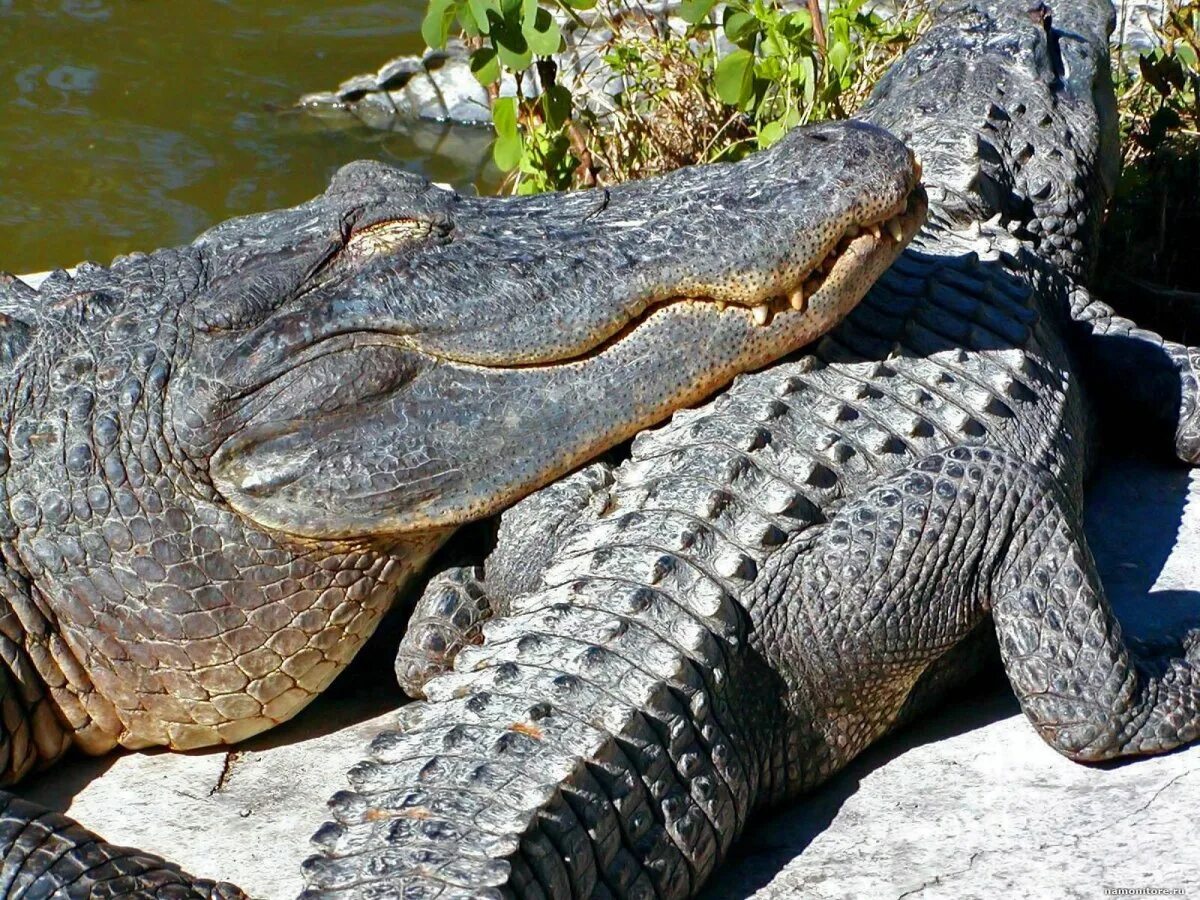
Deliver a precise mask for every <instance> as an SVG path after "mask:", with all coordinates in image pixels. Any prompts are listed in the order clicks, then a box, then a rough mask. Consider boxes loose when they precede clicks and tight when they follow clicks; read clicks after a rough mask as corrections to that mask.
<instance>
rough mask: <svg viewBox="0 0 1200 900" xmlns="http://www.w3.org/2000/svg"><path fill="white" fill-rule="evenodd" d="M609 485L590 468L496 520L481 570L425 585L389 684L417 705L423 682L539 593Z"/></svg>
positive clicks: (598, 466)
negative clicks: (545, 574)
mask: <svg viewBox="0 0 1200 900" xmlns="http://www.w3.org/2000/svg"><path fill="white" fill-rule="evenodd" d="M610 485H612V466H610V464H608V463H606V462H598V463H593V464H592V466H588V467H586V468H583V469H580V470H578V472H576V473H575V474H574V475H570V476H569V478H565V479H562V480H560V481H556V482H554V484H553V485H551V486H548V487H545V488H542V490H541V491H539V492H538V493H535V494H533V496H530V497H527V498H526V499H523V500H522V502H521V503H518V504H516V505H515V506H514V508H511V509H510V510H508V511H506V512H504V515H503V516H500V529H499V536H498V540H497V550H496V551H493V552H492V554H491V556H488V557H487V560H486V562H485V563H484V565H464V566H452V568H449V569H445V570H443V571H440V572H438V574H437V575H434V576H433V577H432V578H430V582H428V584H427V586H426V588H425V592H424V593H422V594H421V596H420V599H419V600H418V601H416V606H415V607H414V608H413V616H412V618H410V619H409V625H408V630H407V631H406V632H404V637H403V638H402V640H401V642H400V650H398V652H397V653H396V679H397V680H398V682H400V686H401V689H402V690H403V691H404V692H406V694H407V695H408V696H410V697H414V698H418V700H420V698H424V697H425V684H426V683H427V682H428V680H430V679H431V678H433V677H436V676H438V674H442V673H443V672H446V671H449V670H450V668H451V667H452V666H454V659H455V656H456V655H457V654H458V650H461V649H462V648H463V647H467V646H468V644H475V643H479V642H480V641H481V640H482V628H484V623H485V622H487V620H488V619H491V618H492V617H493V616H496V614H499V613H502V612H503V611H504V610H506V608H508V605H509V602H510V601H511V599H512V598H515V596H520V595H522V594H528V593H533V592H534V590H536V589H538V588H539V587H541V574H542V571H544V570H545V569H546V565H547V564H548V562H550V559H551V557H552V556H553V553H554V550H556V547H558V546H559V545H560V544H562V542H563V541H564V540H566V538H568V535H570V534H571V533H572V532H574V530H575V529H576V528H578V527H580V524H581V523H582V522H583V521H584V520H586V518H588V517H590V516H593V515H594V514H595V512H598V511H600V510H601V509H602V508H604V505H605V503H606V498H607V491H608V486H610Z"/></svg>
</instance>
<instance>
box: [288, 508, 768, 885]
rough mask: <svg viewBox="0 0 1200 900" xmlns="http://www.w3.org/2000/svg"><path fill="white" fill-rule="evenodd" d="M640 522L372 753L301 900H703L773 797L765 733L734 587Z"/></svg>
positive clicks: (598, 530)
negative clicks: (758, 810)
mask: <svg viewBox="0 0 1200 900" xmlns="http://www.w3.org/2000/svg"><path fill="white" fill-rule="evenodd" d="M637 517H641V518H642V519H649V518H651V517H650V516H649V515H647V514H645V513H642V512H635V513H628V514H625V515H623V516H622V515H616V516H612V517H606V518H604V519H602V520H600V522H598V523H596V524H595V525H594V526H592V527H591V528H589V529H588V531H587V532H585V533H584V537H583V540H582V542H579V541H577V542H576V545H575V546H573V547H572V548H570V549H569V551H568V552H567V554H565V555H566V557H567V561H566V562H564V563H559V564H557V565H556V566H554V567H551V568H550V569H549V570H548V572H547V584H548V585H550V586H549V587H548V588H546V589H545V590H542V591H540V592H538V593H535V594H532V595H529V596H526V597H524V598H521V599H518V600H515V601H514V605H513V609H512V610H511V614H510V615H507V616H505V617H503V618H501V619H497V620H494V621H492V622H491V623H489V624H488V625H487V626H485V629H484V642H483V644H482V645H480V646H477V647H467V648H465V649H464V650H463V651H462V652H461V654H460V655H459V657H458V659H457V660H456V663H455V669H454V671H452V672H450V673H448V674H446V675H443V676H441V677H438V678H435V679H434V680H432V681H431V682H430V683H429V684H428V686H427V696H428V697H429V702H426V703H415V704H413V705H411V706H409V707H406V708H405V709H404V710H402V711H401V713H400V718H399V722H398V727H397V728H396V729H395V730H391V731H387V732H384V733H383V734H381V735H379V736H378V737H377V738H376V739H375V740H374V742H373V743H372V746H371V749H370V758H369V759H367V760H366V761H365V762H363V763H360V764H359V765H358V766H357V767H355V768H354V769H353V770H352V771H351V772H350V781H351V784H352V786H353V790H351V791H346V792H342V793H339V794H337V795H336V796H335V797H334V798H333V800H332V801H331V803H330V807H331V809H332V812H333V816H334V818H335V821H333V822H328V823H326V824H325V825H324V826H323V827H322V828H321V829H320V831H319V832H318V833H317V835H316V836H315V837H314V843H315V844H316V845H317V846H318V848H319V851H320V852H319V854H318V855H317V856H314V857H312V858H310V859H309V860H308V861H307V862H306V863H305V874H306V879H307V883H308V890H307V891H306V893H305V894H304V895H303V896H304V897H305V898H308V900H315V898H325V897H341V896H349V895H353V896H375V895H376V893H377V892H380V891H382V892H384V893H386V895H387V896H404V897H406V898H421V897H453V896H496V897H500V896H513V895H515V896H522V897H571V896H598V897H603V896H619V897H661V898H671V897H688V896H692V895H694V894H695V893H696V891H697V890H698V889H699V887H700V885H701V884H702V883H703V882H704V881H705V880H706V878H707V877H708V875H709V874H710V873H711V871H712V870H713V868H714V867H715V866H716V865H717V863H718V862H719V861H720V860H721V859H722V858H723V857H724V856H725V854H726V851H727V850H728V848H729V846H730V844H731V843H732V842H733V840H734V839H735V837H736V836H737V834H738V833H739V832H740V831H741V828H742V825H743V823H744V822H745V819H746V816H747V814H748V812H749V811H750V809H751V808H752V807H753V806H754V805H755V803H756V801H757V800H758V799H759V797H760V794H762V792H763V791H762V789H763V787H764V784H763V781H764V780H765V779H764V777H763V776H762V774H761V773H762V772H764V770H765V769H768V768H769V767H768V766H764V764H763V758H764V757H765V756H766V750H765V749H764V747H765V746H766V745H767V744H768V743H769V742H767V741H762V740H758V739H756V736H755V735H752V734H750V733H749V732H748V731H747V730H746V729H748V728H749V725H748V723H750V722H757V723H762V722H766V721H769V717H767V716H765V715H762V716H760V715H756V714H755V713H754V712H753V711H752V710H753V707H754V705H755V702H756V701H755V700H754V699H753V697H752V696H751V695H752V694H753V692H750V691H746V690H745V689H744V685H745V684H746V681H747V679H748V678H749V677H750V676H751V665H752V663H751V662H750V657H751V654H750V653H749V652H748V651H747V650H746V645H745V642H744V640H742V637H743V636H742V633H741V630H742V626H741V625H740V624H739V620H740V618H741V611H740V609H739V608H737V607H736V606H735V604H734V603H733V600H732V597H731V594H730V593H729V591H728V590H727V588H726V587H725V586H724V584H723V583H722V579H721V578H720V577H719V576H715V575H711V574H707V575H706V574H704V573H703V572H704V569H709V567H708V566H705V567H704V569H702V568H701V567H700V566H697V565H691V564H687V563H686V562H685V561H684V560H682V559H681V558H680V557H679V556H677V555H671V554H664V553H662V552H661V551H655V550H653V544H650V545H649V546H647V544H646V542H644V541H641V540H629V541H627V542H622V541H621V540H620V537H619V535H621V534H622V533H625V534H629V532H630V531H631V530H635V531H636V530H640V529H638V528H636V527H635V526H636V523H635V522H633V521H631V520H632V519H634V518H637ZM644 525H646V526H650V530H651V531H655V530H657V527H658V526H657V524H655V523H653V522H649V521H647V522H645V523H644ZM660 534H661V532H660ZM560 558H562V557H560ZM609 572H611V573H612V575H611V576H609V575H607V574H606V573H609ZM631 572H644V573H645V575H644V577H643V578H641V581H642V582H643V583H637V581H630V580H628V573H631ZM617 573H624V579H623V580H619V579H618V575H617ZM739 685H741V686H742V687H740V688H739V687H738V686H739ZM379 895H380V896H382V895H383V894H382V893H381V894H379Z"/></svg>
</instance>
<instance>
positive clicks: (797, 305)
mask: <svg viewBox="0 0 1200 900" xmlns="http://www.w3.org/2000/svg"><path fill="white" fill-rule="evenodd" d="M788 303H790V304H791V307H792V309H794V310H796V312H804V288H802V287H798V288H796V289H795V290H794V291H792V292H791V294H789V295H788Z"/></svg>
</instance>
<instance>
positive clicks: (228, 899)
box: [0, 791, 246, 900]
mask: <svg viewBox="0 0 1200 900" xmlns="http://www.w3.org/2000/svg"><path fill="white" fill-rule="evenodd" d="M0 897H67V898H76V897H86V898H96V900H100V898H105V897H127V898H138V900H168V898H170V900H245V897H246V895H245V894H243V893H242V892H241V891H240V890H238V889H237V888H236V887H234V886H233V885H231V884H226V883H224V882H214V881H209V880H207V879H200V878H193V877H192V876H191V875H188V874H187V873H186V872H183V871H182V870H180V868H179V867H178V866H175V865H172V864H171V863H168V862H164V861H163V860H162V859H160V858H159V857H157V856H154V855H153V854H150V853H143V852H141V851H140V850H131V849H129V848H127V847H116V846H114V845H112V844H109V843H106V842H105V841H104V840H102V839H101V838H99V837H97V836H96V835H95V834H93V833H92V832H90V831H88V830H87V829H86V828H84V827H82V826H81V825H79V824H78V823H76V822H74V821H73V820H71V819H69V818H67V817H66V816H64V815H61V814H59V813H55V812H50V811H48V810H45V809H42V808H41V807H39V806H37V805H36V804H33V803H29V802H28V801H25V800H21V799H19V798H17V797H14V796H13V795H12V794H9V793H6V792H4V791H0Z"/></svg>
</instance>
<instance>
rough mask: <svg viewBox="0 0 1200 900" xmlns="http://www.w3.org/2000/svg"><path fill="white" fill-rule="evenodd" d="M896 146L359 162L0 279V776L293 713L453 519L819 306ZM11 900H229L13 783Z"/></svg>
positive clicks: (915, 196) (820, 144)
mask: <svg viewBox="0 0 1200 900" xmlns="http://www.w3.org/2000/svg"><path fill="white" fill-rule="evenodd" d="M918 178H919V172H918V169H917V167H916V165H915V163H914V161H913V159H912V157H911V154H910V153H909V152H908V151H907V150H906V149H905V148H904V146H903V145H902V144H901V143H900V142H899V141H898V140H897V139H895V138H894V137H892V136H891V135H889V134H888V133H886V132H885V131H883V130H882V129H879V128H877V127H874V126H870V125H866V124H861V123H858V124H854V123H851V124H842V125H821V126H814V127H812V128H809V129H804V130H801V131H797V132H796V134H795V136H794V137H789V138H788V139H787V140H785V141H782V142H780V143H779V144H778V145H777V146H776V147H774V148H772V149H770V150H767V151H765V152H763V153H760V154H756V155H754V156H752V157H750V158H748V159H746V160H744V161H742V162H739V163H735V164H731V165H723V166H712V167H697V168H693V169H689V170H681V171H679V172H677V173H672V174H671V175H669V176H665V177H663V178H660V179H653V180H647V181H644V182H639V183H633V184H629V185H625V186H621V187H618V188H613V189H611V190H602V191H594V192H584V193H578V194H572V195H547V196H542V197H530V198H471V197H463V196H460V195H458V194H456V193H453V192H451V191H447V190H442V189H439V188H437V187H435V186H433V185H431V184H430V183H429V182H427V181H426V180H424V179H421V178H418V177H416V176H413V175H410V174H408V173H405V172H403V171H400V170H398V169H393V168H390V167H387V166H384V165H381V164H378V163H372V162H358V163H352V164H350V165H348V166H346V167H344V168H342V169H341V170H339V171H338V173H337V174H336V175H335V176H334V177H333V179H332V181H331V183H330V185H329V187H328V189H327V190H326V191H325V192H324V193H323V194H322V195H321V196H319V197H317V198H315V199H313V200H311V201H309V202H307V203H304V204H301V205H299V206H297V207H294V208H291V209H286V210H281V211H276V212H270V213H263V214H258V215H253V216H248V217H242V218H237V219H232V220H230V221H228V222H225V223H222V224H220V225H217V226H215V227H214V228H212V229H210V230H209V231H207V232H205V233H204V234H202V235H201V236H199V237H198V238H197V239H196V240H195V241H194V242H193V243H191V244H190V245H187V246H184V247H179V248H174V249H165V250H159V251H156V252H154V253H150V254H148V255H147V254H134V255H131V256H127V257H122V258H119V259H117V260H115V261H114V262H113V263H112V264H111V265H110V266H100V265H95V264H84V265H82V266H80V267H79V268H78V269H77V270H76V272H75V274H74V275H73V276H72V275H69V274H68V273H66V272H62V271H60V272H58V273H55V274H53V275H51V276H50V277H49V278H48V279H47V280H45V281H44V282H43V283H42V284H41V286H40V288H39V289H37V290H34V289H33V288H31V287H29V286H27V285H25V284H24V283H23V282H21V281H20V280H18V279H16V278H13V277H12V276H4V277H3V278H2V279H0V364H2V366H3V379H2V380H0V397H2V399H3V402H2V403H0V424H2V426H3V429H2V430H3V434H4V441H3V445H2V447H0V475H2V476H3V477H2V480H0V498H2V501H3V502H2V503H0V551H2V553H3V556H2V558H0V656H2V664H0V710H2V714H3V718H2V725H0V784H11V783H13V782H15V781H17V780H18V779H20V778H21V777H22V776H23V775H25V774H26V773H28V772H29V771H30V770H32V769H34V768H38V767H42V766H46V765H49V764H51V763H53V762H54V761H55V760H57V759H58V758H59V757H61V756H62V755H63V754H64V753H65V752H66V751H67V750H68V749H70V748H76V749H78V750H81V751H83V752H86V753H92V754H97V753H104V752H108V751H110V750H112V749H113V748H115V747H118V746H120V747H125V748H142V747H149V746H166V747H170V748H173V749H179V750H187V749H193V748H197V747H204V746H211V745H214V744H231V743H235V742H237V741H240V740H243V739H245V738H247V737H250V736H251V735H254V734H257V733H259V732H261V731H263V730H264V729H266V728H269V727H271V726H273V725H275V724H277V723H279V722H282V721H284V720H286V719H288V718H289V717H291V716H293V715H295V714H296V713H297V712H298V711H299V710H300V709H302V708H303V707H304V706H305V705H306V704H307V703H308V702H309V701H310V700H311V699H312V698H313V697H314V696H316V695H317V694H318V693H319V692H320V691H322V690H323V689H324V688H325V687H326V686H327V685H328V684H329V683H330V682H331V681H332V679H333V678H334V677H335V676H336V675H337V673H338V672H339V671H340V670H341V669H342V668H343V667H344V666H345V665H346V663H347V662H348V661H349V660H350V659H351V657H353V656H354V654H355V653H356V651H357V650H358V649H359V647H360V646H361V645H362V643H363V641H364V640H365V639H366V638H367V636H368V635H369V634H370V633H371V632H372V631H373V630H374V628H375V627H376V625H377V623H378V622H379V620H380V617H381V616H382V615H383V613H384V611H385V610H386V609H387V608H388V607H389V605H391V603H392V601H393V598H394V597H395V596H396V593H397V591H398V590H399V589H400V588H401V587H402V586H403V584H404V583H405V582H406V580H407V579H408V578H409V577H410V576H411V575H412V574H413V573H414V572H415V571H416V570H417V569H419V568H420V567H421V566H422V565H424V564H425V562H426V561H427V560H428V558H429V556H430V554H431V553H433V551H434V550H436V549H437V547H438V546H439V545H440V544H441V543H442V542H443V541H444V540H445V539H446V538H447V537H448V536H449V535H450V533H451V532H452V531H454V529H455V528H456V527H457V526H458V525H461V524H464V523H466V522H469V521H472V520H474V519H478V518H481V517H486V516H489V515H492V514H494V513H495V512H497V511H498V510H499V509H501V508H503V507H504V506H506V505H508V504H511V503H512V502H514V501H516V500H517V499H519V498H520V497H521V496H522V495H524V494H526V493H528V492H530V491H532V490H534V489H536V488H538V487H540V486H542V485H543V484H545V483H547V482H549V481H551V480H553V479H554V478H556V477H558V476H560V475H562V474H564V473H566V472H568V471H570V470H571V469H574V468H577V467H578V466H579V465H580V464H581V463H583V462H585V461H587V460H588V459H590V458H592V457H593V456H595V455H596V454H598V453H600V452H602V451H604V450H605V449H606V448H608V447H610V446H612V445H614V444H617V443H619V442H621V441H623V440H625V439H626V438H628V437H629V436H631V435H632V434H633V433H635V432H636V431H637V430H638V429H640V428H642V427H645V426H646V425H649V424H651V423H653V422H655V421H657V420H660V419H662V418H663V417H665V416H666V415H667V414H668V413H669V412H670V411H671V410H673V409H674V408H676V407H677V406H679V405H687V404H690V403H694V402H697V401H698V400H699V399H701V398H703V397H704V396H705V395H707V394H708V393H711V392H712V391H713V390H714V389H716V388H718V387H720V386H721V385H723V384H724V383H726V382H728V380H729V379H730V378H732V377H733V376H734V375H735V374H737V373H738V372H742V371H745V370H748V369H751V368H755V367H759V366H762V365H763V364H765V363H767V362H769V361H771V360H773V359H775V358H777V357H779V356H781V355H783V354H785V353H787V352H790V351H791V350H793V349H795V348H796V347H797V346H799V345H800V344H802V343H804V342H806V341H809V340H811V339H813V338H815V337H817V336H818V335H820V334H821V333H823V332H824V331H825V330H827V329H828V328H829V327H831V326H832V325H833V324H834V323H835V322H836V321H837V320H838V319H840V318H841V317H842V316H843V315H844V314H845V313H846V312H847V311H848V310H849V309H850V308H851V307H852V306H853V305H854V304H855V303H856V302H858V300H859V299H861V296H862V294H863V293H864V291H865V290H866V289H867V287H868V286H869V285H870V284H871V283H872V282H873V281H874V279H875V278H876V277H877V276H878V275H879V274H880V272H882V271H883V270H884V269H885V268H886V267H887V266H888V265H889V264H890V263H891V261H892V260H893V259H894V258H895V257H896V256H897V255H898V253H899V251H900V249H901V247H902V245H903V244H904V243H905V242H907V240H908V239H909V238H911V237H912V235H913V234H914V233H915V232H916V229H917V226H918V225H919V223H920V221H921V220H922V219H923V217H924V193H923V190H922V189H921V187H920V185H919V183H918ZM0 807H2V808H3V813H0V893H2V894H3V895H4V896H13V895H21V896H49V895H51V894H54V893H55V892H56V891H57V892H58V893H59V895H66V896H72V897H74V896H118V895H119V896H126V895H138V896H162V897H167V896H170V897H175V896H209V895H212V896H237V895H238V892H237V890H236V889H235V888H233V887H231V886H227V885H214V884H213V883H211V882H208V881H203V880H201V881H196V880H193V879H191V878H190V876H187V875H185V874H184V873H182V872H180V871H179V870H178V869H177V868H175V867H173V866H171V865H170V864H167V863H165V862H163V861H161V860H158V859H157V858H154V857H150V856H148V855H146V854H141V853H138V852H137V851H126V850H123V849H121V848H113V847H110V846H109V845H107V844H104V843H103V842H101V841H100V840H99V839H98V838H96V837H95V836H94V835H91V834H90V833H88V832H86V831H85V830H83V829H82V828H80V827H79V826H78V825H75V824H74V823H71V822H70V821H69V820H66V819H65V818H63V817H60V816H57V815H55V814H52V813H48V812H46V811H44V810H41V809H38V808H36V807H33V806H31V805H30V804H28V803H27V802H25V801H22V800H20V799H18V798H16V797H14V796H12V795H10V794H7V793H3V792H0Z"/></svg>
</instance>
